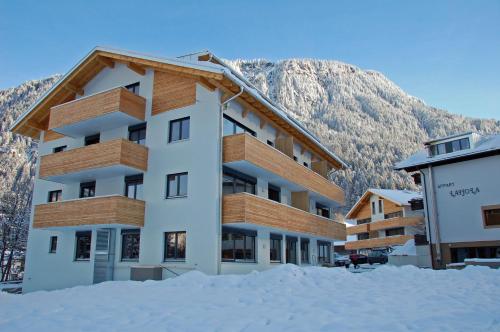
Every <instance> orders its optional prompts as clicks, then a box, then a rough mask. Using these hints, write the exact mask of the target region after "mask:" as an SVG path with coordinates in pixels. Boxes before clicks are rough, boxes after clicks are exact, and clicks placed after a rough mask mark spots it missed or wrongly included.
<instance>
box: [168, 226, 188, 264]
mask: <svg viewBox="0 0 500 332" xmlns="http://www.w3.org/2000/svg"><path fill="white" fill-rule="evenodd" d="M169 234H174V235H175V247H174V249H175V250H174V258H171V257H170V258H169V257H167V256H168V251H167V245H168V243H169V242H168V235H169ZM179 234H184V242H185V244H184V257H179V254H178V250H179ZM186 256H187V232H186V231H172V232H164V233H163V261H164V262H185V261H186Z"/></svg>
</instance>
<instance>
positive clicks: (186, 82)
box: [151, 71, 196, 115]
mask: <svg viewBox="0 0 500 332" xmlns="http://www.w3.org/2000/svg"><path fill="white" fill-rule="evenodd" d="M195 103H196V79H195V78H190V77H185V76H179V75H175V74H172V73H165V72H161V71H155V75H154V83H153V106H152V110H151V114H152V115H157V114H160V113H163V112H167V111H170V110H173V109H176V108H181V107H186V106H190V105H193V104H195Z"/></svg>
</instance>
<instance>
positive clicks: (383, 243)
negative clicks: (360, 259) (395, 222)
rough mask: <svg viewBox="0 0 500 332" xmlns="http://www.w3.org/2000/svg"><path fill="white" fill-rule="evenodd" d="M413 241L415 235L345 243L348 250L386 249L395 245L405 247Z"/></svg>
mask: <svg viewBox="0 0 500 332" xmlns="http://www.w3.org/2000/svg"><path fill="white" fill-rule="evenodd" d="M411 239H413V235H396V236H387V237H377V238H373V239H367V240H358V241H348V242H346V243H345V248H346V249H347V250H356V249H368V248H385V247H390V246H395V245H403V244H405V243H406V242H407V241H408V240H411Z"/></svg>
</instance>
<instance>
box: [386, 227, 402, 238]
mask: <svg viewBox="0 0 500 332" xmlns="http://www.w3.org/2000/svg"><path fill="white" fill-rule="evenodd" d="M396 235H405V228H404V227H398V228H391V229H386V230H385V236H396Z"/></svg>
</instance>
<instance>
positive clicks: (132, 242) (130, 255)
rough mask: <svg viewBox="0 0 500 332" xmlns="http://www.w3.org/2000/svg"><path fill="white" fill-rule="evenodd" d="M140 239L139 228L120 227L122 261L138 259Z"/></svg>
mask: <svg viewBox="0 0 500 332" xmlns="http://www.w3.org/2000/svg"><path fill="white" fill-rule="evenodd" d="M140 241H141V231H140V230H139V229H122V261H137V260H139V245H140Z"/></svg>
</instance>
